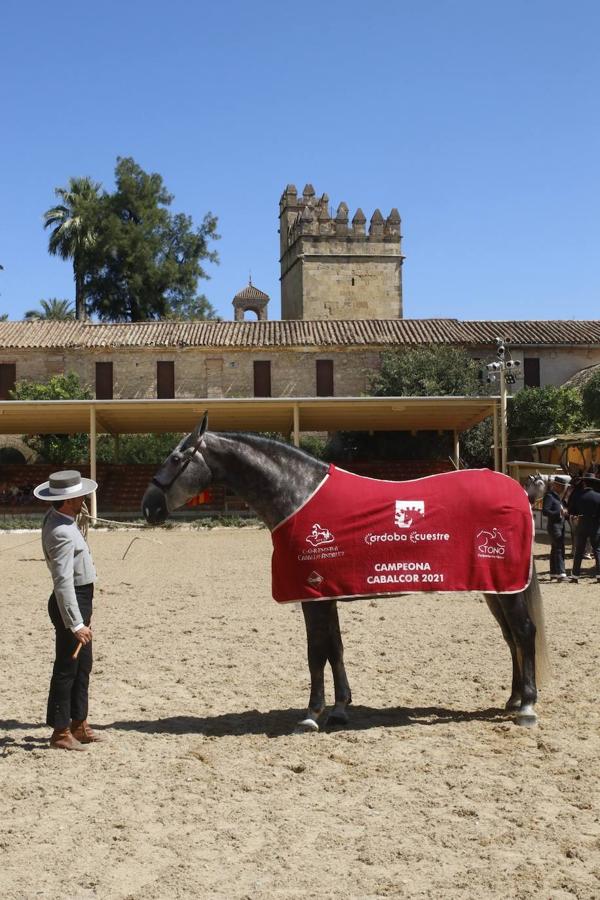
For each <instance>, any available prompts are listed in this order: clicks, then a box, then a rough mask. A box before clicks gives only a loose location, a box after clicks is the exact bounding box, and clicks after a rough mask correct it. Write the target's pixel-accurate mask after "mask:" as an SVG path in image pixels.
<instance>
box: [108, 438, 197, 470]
mask: <svg viewBox="0 0 600 900" xmlns="http://www.w3.org/2000/svg"><path fill="white" fill-rule="evenodd" d="M182 437H183V435H182V434H176V433H170V432H167V433H165V434H122V435H121V436H120V438H119V458H118V459H116V458H115V439H114V438H113V437H111V436H110V435H108V434H103V435H100V437H99V438H98V449H97V459H98V462H119V463H129V464H138V463H154V464H156V465H159V464H160V463H163V462H164V461H165V459H166V458H167V456H168V455H169V454H170V453H171V451H172V450H173V447H175V446H176V445H177V444H178V443H179V441H180V440H181V438H182Z"/></svg>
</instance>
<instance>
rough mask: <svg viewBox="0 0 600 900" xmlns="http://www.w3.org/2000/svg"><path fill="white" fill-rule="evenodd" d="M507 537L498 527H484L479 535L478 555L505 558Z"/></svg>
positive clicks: (487, 557)
mask: <svg viewBox="0 0 600 900" xmlns="http://www.w3.org/2000/svg"><path fill="white" fill-rule="evenodd" d="M505 553H506V538H505V537H504V536H503V534H502V532H501V531H499V530H498V528H492V530H491V531H486V530H485V529H483V530H482V531H480V532H479V534H478V535H477V555H478V556H479V557H480V558H481V559H504V555H505Z"/></svg>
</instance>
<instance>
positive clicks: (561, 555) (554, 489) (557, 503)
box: [542, 475, 571, 581]
mask: <svg viewBox="0 0 600 900" xmlns="http://www.w3.org/2000/svg"><path fill="white" fill-rule="evenodd" d="M570 480H571V479H570V477H569V476H568V475H554V476H553V478H551V479H550V484H549V487H548V491H547V492H546V494H545V495H544V503H543V505H542V513H543V515H544V516H546V518H547V520H548V521H547V531H548V535H549V537H550V544H551V550H550V578H555V579H556V580H557V581H568V580H569V579H568V578H567V572H566V569H565V517H566V516H568V513H567V510H566V508H565V506H564V505H563V502H562V498H563V496H564V493H565V491H566V489H567V485H568V484H569V482H570Z"/></svg>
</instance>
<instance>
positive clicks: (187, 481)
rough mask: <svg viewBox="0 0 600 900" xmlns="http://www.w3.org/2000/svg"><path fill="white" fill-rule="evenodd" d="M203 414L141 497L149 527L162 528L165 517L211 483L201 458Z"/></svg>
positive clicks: (204, 418) (204, 422)
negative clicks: (198, 422) (160, 526)
mask: <svg viewBox="0 0 600 900" xmlns="http://www.w3.org/2000/svg"><path fill="white" fill-rule="evenodd" d="M207 422H208V414H207V413H205V414H204V417H203V419H202V421H201V422H200V424H199V425H198V426H197V427H196V428H195V429H194V431H192V433H191V434H188V436H187V437H185V438H184V439H183V440H182V441H180V443H179V444H177V446H176V447H175V449H174V450H173V451H172V453H170V454H169V456H168V457H167V459H166V460H165V462H164V463H163V464H162V466H161V467H160V469H159V470H158V472H157V473H156V475H155V476H154V478H153V479H152V481H151V482H150V484H149V485H148V487H147V488H146V493H145V494H144V499H143V500H142V513H143V515H144V518H145V519H146V521H147V522H148V523H149V524H151V525H162V523H163V522H164V521H165V519H166V518H167V516H169V515H170V513H172V512H173V510H174V509H178V508H179V507H180V506H183V504H184V503H186V502H187V501H188V500H190V499H191V498H192V497H195V496H196V495H197V494H199V493H201V492H202V491H203V490H204V489H205V488H206V487H208V485H209V484H210V482H211V480H212V472H211V470H210V468H209V467H208V465H207V464H206V462H205V460H204V457H203V456H202V448H203V447H204V446H206V444H205V438H204V432H205V431H206V425H207Z"/></svg>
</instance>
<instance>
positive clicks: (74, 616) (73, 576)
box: [42, 507, 96, 629]
mask: <svg viewBox="0 0 600 900" xmlns="http://www.w3.org/2000/svg"><path fill="white" fill-rule="evenodd" d="M42 549H43V551H44V557H45V559H46V565H47V566H48V568H49V569H50V574H51V575H52V581H53V582H54V595H55V597H56V602H57V604H58V609H59V611H60V614H61V616H62V620H63V622H64V623H65V627H66V628H71V629H75V628H78V627H81V625H82V624H83V620H82V618H81V613H80V611H79V606H78V604H77V598H76V596H75V585H81V584H90V583H91V582H93V581H95V580H96V569H95V568H94V563H93V561H92V555H91V553H90V548H89V547H88V545H87V543H86V540H85V538H84V536H83V535H82V533H81V531H80V530H79V528H78V527H77V523H76V522H75V519H73V518H71V516H66V515H63V514H62V513H61V512H59V511H58V510H56V509H54V507H52V508H51V509H49V510H48V512H47V513H46V515H45V516H44V522H43V524H42Z"/></svg>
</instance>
